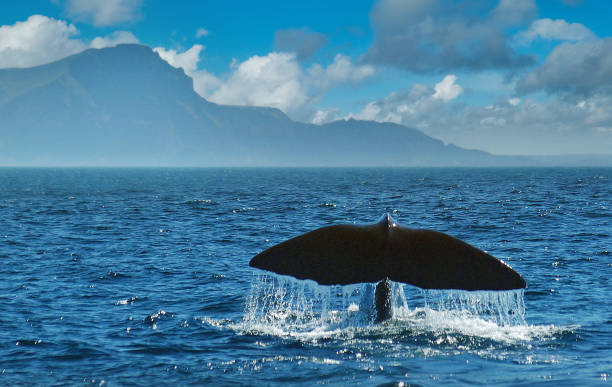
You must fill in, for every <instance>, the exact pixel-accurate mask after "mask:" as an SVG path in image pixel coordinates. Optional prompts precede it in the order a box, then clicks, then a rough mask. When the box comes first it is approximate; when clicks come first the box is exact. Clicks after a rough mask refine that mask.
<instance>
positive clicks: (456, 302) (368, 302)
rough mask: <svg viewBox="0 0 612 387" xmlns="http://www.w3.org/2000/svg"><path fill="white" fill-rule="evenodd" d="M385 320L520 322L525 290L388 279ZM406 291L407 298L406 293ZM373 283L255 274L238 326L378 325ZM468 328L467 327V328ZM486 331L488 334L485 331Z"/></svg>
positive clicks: (297, 331) (449, 324)
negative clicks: (426, 286) (435, 286)
mask: <svg viewBox="0 0 612 387" xmlns="http://www.w3.org/2000/svg"><path fill="white" fill-rule="evenodd" d="M390 290H391V291H390V295H391V300H390V301H391V311H392V317H391V320H390V324H392V325H393V326H394V327H395V329H397V328H398V325H400V326H401V325H402V324H403V325H405V328H406V329H407V330H410V329H416V330H417V331H423V330H426V331H430V332H432V333H435V332H436V331H444V330H448V329H457V330H463V328H462V327H472V326H474V325H477V326H484V325H486V326H487V327H489V329H493V330H495V329H499V328H503V327H512V326H525V325H526V322H525V303H524V298H523V297H524V291H523V290H522V289H519V290H510V291H472V292H470V291H461V290H421V289H417V288H415V287H412V286H410V285H404V284H401V283H396V282H391V289H390ZM406 292H409V293H410V297H407V296H406ZM375 298H376V297H375V285H374V284H369V283H365V284H356V285H347V286H320V285H318V284H317V283H315V282H314V281H304V280H296V279H294V278H292V277H287V276H278V275H275V274H267V273H264V274H256V275H254V280H253V282H252V286H251V291H250V294H249V296H248V297H247V300H246V304H245V310H244V316H243V327H244V330H245V331H247V332H252V333H256V334H271V335H278V336H300V335H311V336H321V335H322V336H327V335H330V334H333V333H334V332H338V331H342V330H344V329H346V328H368V327H380V326H385V324H388V323H387V322H382V324H378V323H377V322H376V320H377V311H376V299H375ZM470 329H471V328H470ZM485 335H488V333H485Z"/></svg>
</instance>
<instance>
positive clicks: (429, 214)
mask: <svg viewBox="0 0 612 387" xmlns="http://www.w3.org/2000/svg"><path fill="white" fill-rule="evenodd" d="M611 199H612V169H606V168H524V169H516V168H497V169H495V168H493V169H488V168H474V169H470V168H454V169H453V168H450V169H445V168H432V169H429V168H414V169H413V168H398V169H395V168H373V169H369V168H347V169H344V168H334V169H325V168H314V169H313V168H294V169H291V168H289V169H273V168H264V169H259V168H252V169H251V168H243V169H241V168H230V169H198V168H186V169H180V168H150V169H148V168H140V169H130V168H117V169H98V168H58V169H56V168H0V263H1V265H2V276H1V278H0V385H7V386H8V385H45V386H48V385H84V384H86V385H109V386H113V385H147V386H148V385H152V384H156V385H159V384H161V385H230V384H231V385H278V384H289V385H312V384H318V383H321V384H332V385H348V384H351V385H352V384H362V385H513V386H532V385H542V384H546V385H555V386H561V385H570V386H577V385H580V386H585V385H606V384H608V383H612V302H611V301H610V296H611V295H612V281H611V280H610V278H611V277H612V257H611V256H610V250H611V249H612V200H611ZM385 213H389V214H391V215H392V216H393V217H395V219H397V220H398V221H399V223H400V224H401V225H404V226H407V227H413V228H427V229H433V230H438V231H442V232H445V233H448V234H450V235H453V236H456V237H458V238H460V239H462V240H464V241H466V242H468V243H470V244H472V245H474V246H477V247H478V248H480V249H483V250H485V251H488V252H489V253H490V254H492V255H494V256H495V257H497V258H499V259H502V260H504V261H505V262H506V263H508V264H509V265H511V266H512V267H513V269H515V270H516V271H517V272H519V273H520V274H521V275H522V276H523V277H524V278H525V280H526V281H527V285H528V287H527V288H526V289H525V290H515V291H507V292H465V291H441V290H438V291H433V290H429V291H424V290H420V289H418V288H416V287H413V286H410V285H403V284H399V283H394V284H393V300H392V301H393V310H394V318H393V319H392V320H391V321H387V322H385V323H382V324H376V323H374V322H373V320H372V318H371V311H372V303H373V299H372V286H371V285H368V284H358V285H351V286H345V287H340V286H333V287H330V286H320V285H317V284H316V283H314V282H312V281H298V280H295V279H291V278H288V277H284V276H277V275H273V274H270V273H266V272H263V271H260V270H257V269H253V268H250V267H249V265H248V262H249V260H250V259H251V258H252V257H253V256H254V255H256V254H257V253H259V252H261V251H262V250H264V249H266V248H267V247H270V246H272V245H274V244H276V243H279V242H281V241H283V240H286V239H288V238H291V237H293V236H297V235H299V234H302V233H305V232H307V231H310V230H312V229H315V228H318V227H322V226H327V225H331V224H340V223H357V224H365V223H373V222H376V221H377V220H378V219H379V218H380V217H381V215H383V214H385ZM442 269H443V268H441V270H442Z"/></svg>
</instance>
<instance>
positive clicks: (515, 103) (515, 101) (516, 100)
mask: <svg viewBox="0 0 612 387" xmlns="http://www.w3.org/2000/svg"><path fill="white" fill-rule="evenodd" d="M508 103H509V104H510V105H512V106H518V104H519V103H521V99H520V98H516V97H514V98H508Z"/></svg>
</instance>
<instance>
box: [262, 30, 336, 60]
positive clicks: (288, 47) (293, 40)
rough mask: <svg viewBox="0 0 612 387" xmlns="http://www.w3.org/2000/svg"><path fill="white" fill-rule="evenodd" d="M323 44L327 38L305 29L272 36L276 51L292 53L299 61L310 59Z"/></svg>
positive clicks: (283, 31) (278, 32)
mask: <svg viewBox="0 0 612 387" xmlns="http://www.w3.org/2000/svg"><path fill="white" fill-rule="evenodd" d="M325 43H327V38H326V37H325V35H324V34H322V33H320V32H316V31H312V30H311V29H309V28H306V27H302V28H299V29H295V28H289V29H286V30H279V31H276V33H275V34H274V45H275V46H276V48H277V50H279V51H286V52H294V53H295V54H296V55H297V59H298V60H300V61H302V60H306V59H308V58H310V57H311V56H312V55H314V53H315V52H317V51H318V50H319V49H320V48H321V47H323V46H324V45H325Z"/></svg>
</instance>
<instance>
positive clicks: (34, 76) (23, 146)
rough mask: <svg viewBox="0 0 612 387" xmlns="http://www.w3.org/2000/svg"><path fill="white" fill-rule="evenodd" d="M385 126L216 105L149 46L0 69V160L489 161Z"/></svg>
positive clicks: (494, 160) (491, 159) (495, 160)
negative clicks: (321, 121)
mask: <svg viewBox="0 0 612 387" xmlns="http://www.w3.org/2000/svg"><path fill="white" fill-rule="evenodd" d="M523 162H525V161H524V159H521V158H508V157H500V156H493V155H490V154H488V153H486V152H482V151H474V150H465V149H462V148H459V147H455V146H452V145H448V146H446V145H444V144H443V143H442V142H441V141H439V140H436V139H433V138H431V137H428V136H426V135H425V134H424V133H422V132H420V131H418V130H414V129H410V128H407V127H404V126H401V125H395V124H391V123H374V122H365V121H355V120H349V121H338V122H334V123H330V124H327V125H321V126H318V125H310V124H304V123H297V122H294V121H291V120H290V119H289V118H288V117H287V116H286V115H285V114H284V113H282V112H281V111H279V110H277V109H272V108H256V107H238V106H221V105H216V104H214V103H210V102H208V101H206V100H205V99H203V98H201V97H200V96H199V95H198V94H196V93H195V92H194V91H193V86H192V80H191V79H190V78H189V77H187V76H186V75H185V74H184V72H183V71H182V70H180V69H175V68H173V67H171V66H170V65H168V64H167V63H166V62H164V61H163V60H162V59H160V58H159V56H158V55H157V54H156V53H154V52H153V51H152V50H151V49H150V48H148V47H144V46H140V45H120V46H117V47H114V48H106V49H101V50H87V51H85V52H83V53H80V54H77V55H74V56H72V57H69V58H66V59H63V60H61V61H58V62H55V63H51V64H48V65H44V66H39V67H34V68H29V69H7V70H0V165H202V166H208V165H492V164H516V163H519V164H520V163H523Z"/></svg>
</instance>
